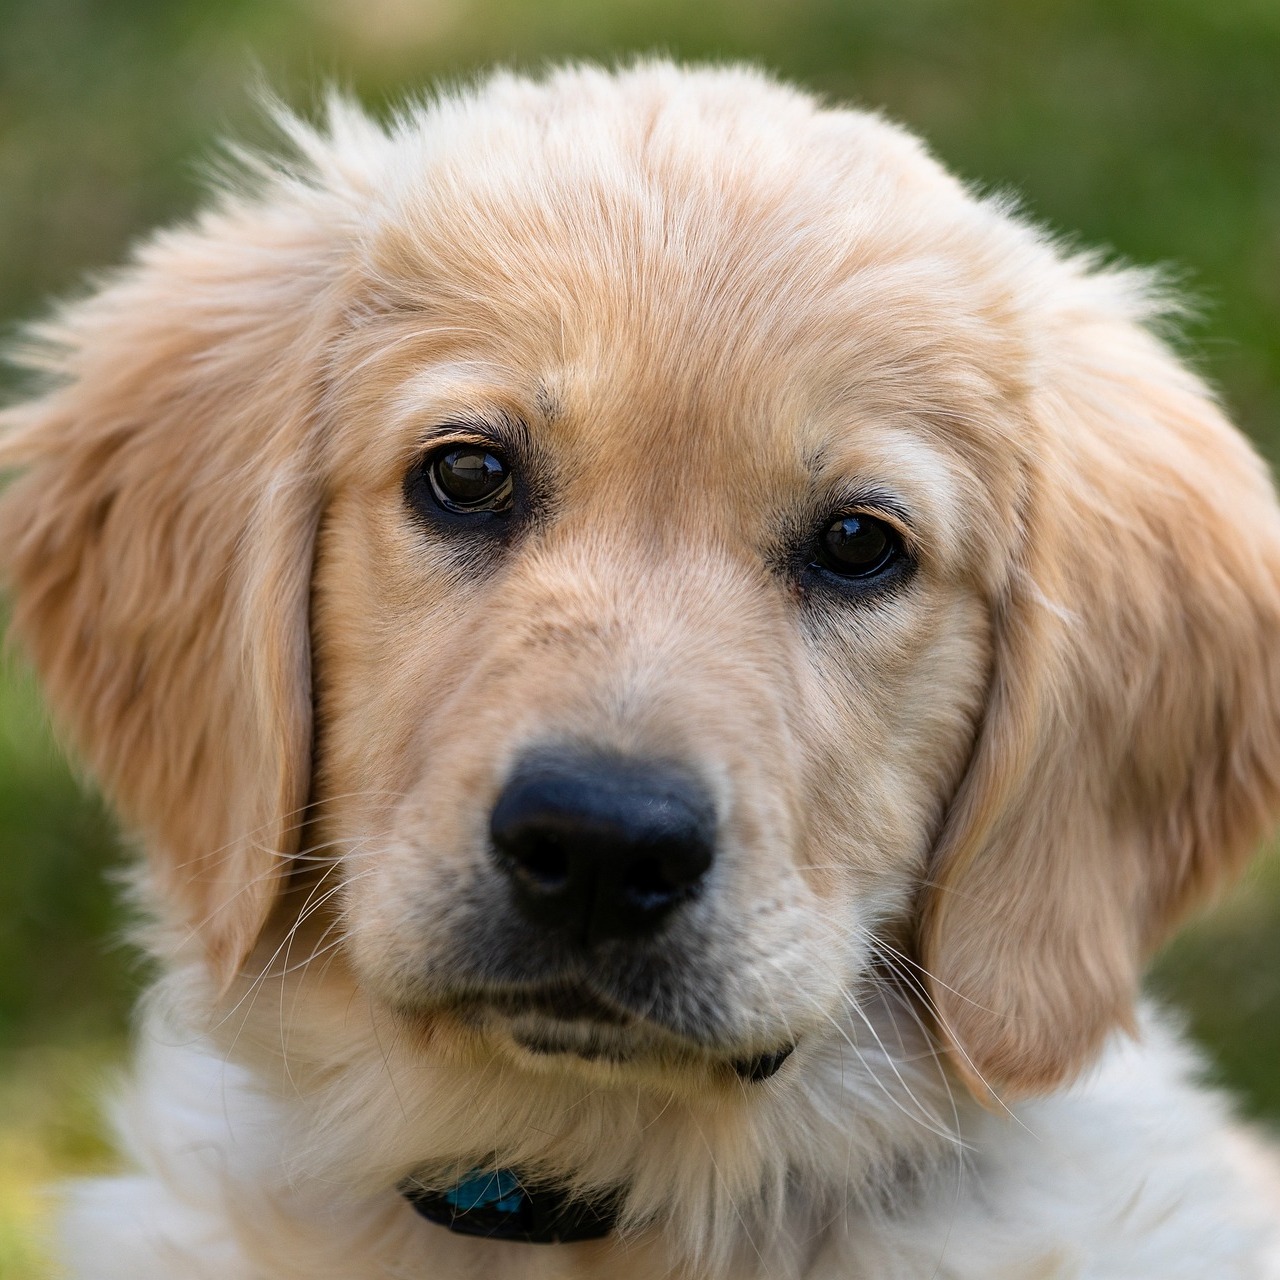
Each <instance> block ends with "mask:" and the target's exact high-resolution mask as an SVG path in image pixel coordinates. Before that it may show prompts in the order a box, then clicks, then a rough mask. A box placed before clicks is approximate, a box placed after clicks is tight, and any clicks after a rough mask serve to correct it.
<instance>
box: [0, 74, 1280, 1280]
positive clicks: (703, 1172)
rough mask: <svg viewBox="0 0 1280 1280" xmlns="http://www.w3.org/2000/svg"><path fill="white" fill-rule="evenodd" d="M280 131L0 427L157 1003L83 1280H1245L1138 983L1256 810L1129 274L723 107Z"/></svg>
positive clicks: (795, 104) (11, 523)
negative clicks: (118, 1171)
mask: <svg viewBox="0 0 1280 1280" xmlns="http://www.w3.org/2000/svg"><path fill="white" fill-rule="evenodd" d="M285 128H286V129H287V131H288V132H289V134H290V136H291V139H292V144H293V148H294V152H293V154H292V157H291V158H289V159H287V160H281V161H261V162H258V163H257V164H256V166H255V165H253V164H251V165H250V170H251V171H250V172H249V173H248V174H246V176H245V179H244V182H243V184H242V185H241V186H240V187H239V188H238V189H235V190H231V191H227V192H225V193H224V194H223V195H222V196H221V197H220V198H219V199H218V200H217V201H216V203H215V204H214V205H213V207H212V208H211V209H210V210H209V211H208V212H206V213H205V214H204V215H203V216H202V217H200V218H199V219H198V220H197V221H195V222H194V223H193V224H191V225H189V226H187V227H184V228H181V229H178V230H175V231H170V232H166V233H163V234H161V235H159V236H157V237H155V238H154V239H152V240H150V241H149V242H148V243H147V244H145V245H144V246H143V247H142V248H141V249H140V250H139V251H138V252H137V253H136V255H135V256H134V258H133V260H132V261H131V263H130V264H129V265H128V266H127V267H125V268H124V269H123V270H122V271H121V272H120V273H119V274H118V275H116V276H115V277H114V278H113V279H112V280H110V281H108V282H106V283H105V284H104V285H103V286H102V287H101V288H99V290H98V291H97V292H96V293H95V294H94V295H93V296H92V297H89V298H87V299H85V300H83V301H79V302H76V303H74V304H72V305H71V306H69V307H67V308H66V309H65V310H63V311H62V312H61V313H59V315H58V316H57V317H56V318H55V319H54V320H52V321H51V322H49V323H48V324H45V325H43V326H41V327H40V328H39V329H38V330H37V333H36V342H35V343H34V344H33V345H32V347H31V349H30V354H29V355H28V357H27V359H28V361H29V362H32V363H34V364H36V365H38V366H39V367H40V368H42V369H44V370H46V371H47V373H48V374H49V376H50V380H49V385H48V389H47V391H46V392H45V393H44V394H43V395H42V396H41V397H40V398H38V399H33V400H30V401H29V402H27V403H23V404H19V405H17V406H15V407H13V408H11V409H9V410H8V411H7V412H6V415H5V418H4V423H5V426H6V428H7V432H6V434H5V436H4V437H3V445H0V449H2V455H0V456H2V457H3V462H4V464H5V465H6V466H7V467H9V468H10V469H12V470H14V471H15V472H17V473H18V474H17V475H16V478H15V480H14V481H13V483H12V485H11V487H10V488H9V489H8V490H7V492H6V493H5V495H4V497H3V500H2V503H0V550H2V552H3V557H4V561H5V564H6V574H7V579H8V582H9V585H10V587H11V590H12V595H13V609H14V612H13V626H14V628H15V631H16V635H17V636H18V638H19V640H20V642H21V643H22V644H23V645H24V646H25V647H26V649H27V651H28V652H29V653H30V655H31V657H32V659H33V660H34V662H35V663H36V665H37V667H38V668H39V671H40V673H41V675H42V677H43V680H44V684H45V687H46V689H47V691H48V695H49V699H50V702H51V704H52V706H53V708H54V711H55V713H56V715H57V717H58V719H59V721H60V723H61V724H62V725H63V726H64V728H65V731H66V733H67V735H68V737H69V739H70V741H71V742H72V743H73V744H74V745H75V747H76V748H77V749H78V750H79V752H80V753H82V755H83V757H84V758H85V760H86V761H87V763H88V765H89V766H90V767H91V769H92V770H93V772H94V774H95V775H96V776H97V777H98V778H99V779H100V780H101V783H102V785H103V787H104V788H105V789H106V791H107V792H108V794H109V795H110V796H111V797H112V798H113V800H114V801H115V803H116V804H117V805H118V807H119V810H120V813H121V814H122V816H123V818H124V820H125V822H126V823H127V824H128V826H129V827H130V828H131V829H132V830H134V831H136V832H137V833H138V835H139V837H140V839H141V842H142V843H143V844H144V846H145V848H146V851H147V866H146V871H145V874H144V882H143V883H144V893H145V896H146V899H147V901H148V902H149V903H150V905H151V909H152V914H153V918H154V921H155V927H154V929H153V931H152V932H151V934H150V935H149V945H150V946H151V947H152V948H153V950H154V951H155V952H156V954H157V955H159V956H160V957H162V958H163V960H164V962H165V964H166V966H167V976H166V977H165V978H164V980H163V981H162V982H161V983H160V985H159V986H158V988H157V989H156V991H155V992H154V993H153V996H152V998H151V999H150V1000H149V1001H148V1004H147V1012H146V1015H145V1017H144V1019H143V1021H142V1024H141V1027H140V1032H139V1037H140V1045H139V1062H138V1067H137V1072H136V1076H135V1079H134V1082H133V1085H132V1087H131V1089H130V1091H129V1092H128V1094H127V1096H126V1097H125V1098H124V1100H123V1101H122V1102H121V1104H120V1109H119V1122H120V1131H121V1135H122V1141H123V1145H124V1148H125V1150H126V1152H127V1154H128V1157H129V1160H130V1161H131V1163H132V1169H131V1171H130V1172H127V1173H124V1174H122V1175H121V1176H120V1177H117V1178H111V1179H106V1180H102V1181H98V1182H92V1183H89V1184H87V1185H84V1186H81V1187H79V1188H77V1189H75V1190H74V1191H73V1193H72V1194H71V1197H70V1205H69V1210H68V1213H67V1217H66V1222H65V1227H64V1237H65V1250H66V1256H67V1259H68V1265H69V1268H70V1271H71V1274H72V1275H73V1276H75V1277H79V1278H81V1280H108V1278H113V1280H126V1278H127V1280H160V1278H163V1280H196V1278H199V1280H302V1278H303V1277H305V1278H306V1280H317V1278H324V1277H327V1278H330V1280H373V1278H374V1277H379V1278H381V1277H397V1278H398V1280H462V1278H463V1277H479V1276H501V1277H504V1278H519V1280H553V1278H561V1277H565V1278H567V1277H584V1278H585V1277H609V1278H611V1280H658V1278H659V1277H682V1278H685V1280H744V1278H747V1277H768V1278H770V1280H785V1278H798V1277H808V1278H810V1280H818V1278H822V1280H895V1278H899V1280H931V1278H934V1277H937V1278H939V1280H941V1278H944V1277H949V1278H952V1280H993V1278H997V1277H998V1278H1004V1280H1013V1278H1015V1277H1018V1278H1024V1280H1030V1278H1031V1277H1036V1278H1038V1280H1048V1278H1049V1277H1094V1278H1101V1277H1109V1278H1116V1280H1118V1278H1121V1277H1123V1278H1126V1280H1134V1278H1136V1277H1159V1278H1160V1280H1173V1278H1175V1277H1186V1278H1187V1280H1191V1278H1193V1277H1194V1278H1196V1280H1203V1278H1207V1277H1213V1278H1214V1280H1226V1278H1228V1277H1239V1278H1241V1280H1243V1278H1244V1277H1250V1278H1254V1277H1260V1276H1274V1275H1280V1224H1278V1222H1277V1217H1278V1210H1280V1193H1277V1191H1276V1189H1275V1182H1274V1181H1273V1178H1274V1174H1273V1172H1272V1169H1271V1165H1270V1163H1269V1161H1270V1156H1269V1155H1268V1154H1267V1153H1266V1152H1265V1151H1264V1149H1263V1147H1262V1146H1261V1145H1260V1144H1254V1143H1253V1141H1252V1140H1251V1139H1250V1138H1249V1137H1248V1136H1247V1135H1246V1134H1245V1133H1244V1132H1243V1131H1241V1130H1239V1129H1237V1128H1236V1127H1235V1126H1234V1125H1233V1123H1232V1121H1231V1120H1230V1118H1229V1116H1228V1113H1227V1110H1226V1109H1225V1107H1224V1106H1223V1105H1222V1104H1221V1103H1220V1102H1219V1101H1218V1100H1217V1099H1216V1098H1214V1097H1213V1096H1210V1095H1208V1094H1206V1093H1205V1092H1204V1091H1203V1090H1202V1089H1200V1088H1199V1087H1198V1086H1197V1085H1196V1084H1195V1083H1193V1082H1192V1077H1194V1074H1195V1064H1194V1062H1192V1061H1191V1060H1190V1055H1189V1054H1188V1053H1187V1052H1186V1051H1185V1050H1184V1049H1183V1048H1181V1047H1180V1045H1179V1043H1178V1041H1177V1038H1176V1036H1174V1035H1173V1034H1172V1033H1170V1032H1169V1031H1168V1030H1167V1029H1165V1028H1164V1027H1163V1026H1162V1025H1161V1023H1160V1021H1159V1019H1158V1018H1157V1017H1155V1016H1154V1015H1152V1014H1151V1013H1149V1012H1143V1011H1141V1010H1139V1008H1138V1007H1137V1005H1136V999H1135V998H1136V991H1137V986H1138V978H1139V972H1140V969H1141V966H1142V964H1143V961H1144V957H1146V956H1147V955H1148V953H1149V952H1150V951H1151V949H1152V948H1153V947H1154V946H1155V945H1156V944H1157V943H1159V942H1160V940H1161V939H1163V938H1164V937H1165V936H1166V934H1167V933H1168V931H1169V930H1170V928H1171V927H1172V925H1173V924H1174V922H1175V921H1176V920H1177V919H1178V918H1179V917H1180V916H1181V915H1182V914H1183V912H1184V911H1185V910H1186V909H1187V907H1188V906H1189V905H1190V904H1191V903H1193V902H1195V901H1196V900H1198V899H1200V898H1202V897H1203V895H1204V894H1205V893H1206V891H1208V890H1209V889H1210V888H1211V887H1212V886H1213V885H1214V884H1215V883H1217V882H1218V881H1219V880H1220V879H1221V878H1222V876H1223V875H1224V874H1225V873H1228V872H1231V871H1233V870H1235V869H1236V868H1237V867H1238V866H1239V865H1240V863H1241V861H1242V859H1243V858H1244V857H1245V856H1246V855H1247V854H1248V853H1249V851H1250V849H1251V848H1252V847H1253V846H1254V845H1255V843H1256V842H1257V841H1258V840H1259V838H1260V836H1261V835H1262V834H1263V832H1264V831H1265V829H1266V827H1267V824H1268V821H1269V819H1270V817H1271V816H1272V815H1273V814H1274V813H1275V812H1276V810H1277V808H1278V807H1280V804H1278V800H1280V794H1278V793H1280V643H1278V640H1280V510H1278V509H1277V504H1276V500H1275V496H1274V494H1273V492H1272V487H1271V484H1270V482H1269V480H1268V478H1267V475H1266V472H1265V470H1264V468H1263V466H1262V465H1261V464H1260V462H1259V460H1258V458H1257V457H1256V456H1255V454H1254V452H1253V451H1252V450H1251V449H1250V447H1249V445H1248V444H1247V443H1246V442H1245V440H1244V438H1243V437H1242V436H1241V435H1240V434H1238V433H1237V431H1236V430H1235V429H1233V428H1232V427H1231V426H1230V425H1229V424H1228V422H1227V421H1226V419H1225V418H1224V417H1223V415H1222V413H1221V411H1220V410H1219V409H1218V407H1217V406H1216V405H1215V403H1214V401H1213V398H1212V396H1211V395H1210V394H1209V393H1208V392H1207V391H1206V390H1205V388H1204V387H1203V386H1202V384H1201V383H1200V382H1199V381H1198V380H1197V379H1196V377H1195V376H1194V375H1193V374H1191V373H1189V372H1188V371H1187V370H1186V369H1185V368H1183V367H1182V366H1181V365H1180V364H1179V362H1178V361H1177V359H1176V358H1175V357H1174V356H1173V355H1171V354H1170V352H1169V350H1168V349H1167V348H1166V347H1165V346H1164V345H1163V344H1162V342H1161V341H1160V340H1159V338H1158V337H1156V336H1154V335H1153V333H1152V331H1151V329H1150V328H1149V327H1148V322H1149V321H1150V320H1151V318H1152V317H1153V315H1155V314H1156V313H1157V312H1158V311H1159V309H1160V305H1161V303H1160V299H1159V297H1158V296H1153V291H1152V289H1151V287H1150V284H1149V281H1148V280H1147V279H1146V278H1144V277H1143V276H1141V275H1138V274H1135V273H1133V272H1128V271H1117V270H1113V269H1110V268H1106V267H1104V266H1100V265H1099V263H1098V262H1097V261H1096V260H1095V259H1091V258H1088V257H1080V256H1078V255H1077V256H1072V255H1070V254H1064V253H1063V252H1062V251H1061V250H1060V249H1059V248H1058V247H1056V246H1055V245H1053V244H1052V243H1050V242H1049V241H1048V240H1047V239H1046V237H1045V236H1044V235H1043V234H1042V233H1040V232H1038V231H1036V230H1034V229H1033V228H1030V227H1028V226H1026V225H1025V224H1024V223H1022V222H1020V221H1019V220H1018V219H1017V218H1016V217H1014V216H1013V215H1012V214H1011V212H1010V211H1009V209H1008V208H1007V207H1006V206H1005V205H1003V204H1001V203H1000V202H998V201H991V200H983V199H979V198H976V197H974V196H973V195H972V194H969V193H967V192H966V191H965V189H964V188H963V187H962V186H961V185H960V184H959V183H958V182H957V181H956V180H955V179H953V178H952V177H950V176H949V175H948V174H947V173H946V172H944V171H943V170H942V169H941V168H940V167H939V166H938V165H937V164H936V163H935V162H934V161H933V160H931V159H930V158H929V156H928V155H927V154H926V153H925V151H924V150H923V149H922V148H921V147H920V146H919V144H918V143H916V142H915V141H914V140H913V139H912V138H911V137H909V136H908V135H907V134H905V133H903V132H902V131H901V130H899V129H897V128H895V127H893V126H892V125H889V124H887V123H885V122H884V121H882V120H880V119H878V118H876V117H874V116H871V115H866V114H863V113H860V112H855V111H847V110H829V109H825V108H822V107H820V106H818V105H817V104H815V103H814V102H813V101H812V100H811V99H810V98H808V97H805V96H804V95H802V94H799V93H796V92H793V91H790V90H788V89H784V88H780V87H778V86H777V85H775V84H772V83H770V82H769V81H768V80H766V79H765V78H763V77H761V76H760V75H759V74H757V73H755V72H752V71H748V70H694V71H689V70H682V69H679V68H677V67H674V66H671V65H667V64H663V63H646V64H643V65H640V66H637V67H635V68H634V69H631V70H627V71H624V72H621V73H619V74H609V73H606V72H603V71H598V70H592V69H589V68H585V69H584V68H575V69H568V70H564V71H560V72H558V73H556V74H553V75H551V76H550V77H549V78H547V79H546V80H545V81H544V82H532V81H529V80H524V79H519V78H516V77H512V76H507V75H499V76H496V77H494V78H493V79H491V80H489V81H487V82H486V83H484V84H483V85H481V86H480V87H479V88H477V89H475V90H474V91H470V92H466V93H461V94H457V95H448V96H443V97H441V98H439V99H437V100H436V101H434V102H432V103H430V104H427V105H423V106H421V107H414V108H411V109H407V110H406V111H404V112H403V113H402V114H401V115H400V116H398V117H397V118H396V119H395V120H394V121H393V122H392V123H391V124H390V125H388V126H386V127H382V126H380V125H378V124H375V123H373V122H371V121H370V120H368V119H367V118H366V117H364V116H363V115H361V114H360V113H359V112H358V111H357V110H356V109H355V108H353V107H351V106H349V105H346V104H344V103H342V102H337V103H335V104H334V105H333V107H332V109H331V111H330V113H329V116H328V120H327V123H326V124H325V125H324V126H323V127H317V128H312V127H310V126H308V125H305V124H303V123H301V122H298V121H296V120H292V119H288V118H286V119H285Z"/></svg>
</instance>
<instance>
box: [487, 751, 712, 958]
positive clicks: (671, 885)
mask: <svg viewBox="0 0 1280 1280" xmlns="http://www.w3.org/2000/svg"><path fill="white" fill-rule="evenodd" d="M489 832H490V835H491V837H492V839H493V849H494V853H495V855H496V858H497V861H498V865H499V866H500V867H501V868H502V870H503V871H504V872H505V873H506V874H507V876H508V877H509V878H510V880H511V884H512V886H513V888H514V890H515V900H516V904H517V906H518V907H519V909H520V911H521V912H522V913H523V914H524V915H525V916H526V918H528V919H529V920H531V921H532V922H533V923H535V924H538V925H540V926H543V927H545V928H548V929H553V930H556V931H558V932H560V933H562V934H565V935H568V936H569V937H571V938H572V939H574V940H575V941H578V942H582V943H588V944H590V943H594V942H600V941H603V940H604V939H606V938H627V937H630V938H635V937H641V936H644V935H646V934H651V933H653V932H654V931H655V930H656V929H657V928H658V926H659V924H660V923H661V922H662V921H663V920H664V919H665V918H666V917H667V916H668V915H669V914H670V913H671V911H672V910H673V909H674V908H675V907H677V906H678V905H679V904H680V903H682V902H684V901H686V900H687V899H688V898H690V897H692V896H693V895H694V894H695V893H696V892H697V890H698V887H699V886H700V885H701V883H702V881H703V879H704V877H705V876H706V874H707V872H708V871H709V870H710V868H711V862H712V858H713V857H714V854H715V834H716V818H715V808H714V806H713V804H712V801H711V797H710V796H709V795H708V794H707V792H706V791H705V790H704V789H703V787H702V786H701V785H700V784H699V783H698V782H697V781H696V780H695V779H694V778H692V777H690V776H689V775H688V774H686V773H684V772H683V771H681V770H680V769H678V768H676V767H674V766H670V765H665V764H656V763H652V762H647V761H634V760H621V759H610V758H607V757H597V756H586V757H584V756H577V757H573V756H554V757H553V756H537V757H534V758H532V759H530V760H527V761H525V762H524V763H523V764H521V765H520V766H519V767H518V768H517V769H516V770H515V772H514V773H513V774H512V776H511V778H510V780H509V781H508V782H507V785H506V787H505V788H503V791H502V794H501V795H500V796H499V797H498V801H497V803H496V804H495V805H494V807H493V815H492V817H491V819H490V822H489Z"/></svg>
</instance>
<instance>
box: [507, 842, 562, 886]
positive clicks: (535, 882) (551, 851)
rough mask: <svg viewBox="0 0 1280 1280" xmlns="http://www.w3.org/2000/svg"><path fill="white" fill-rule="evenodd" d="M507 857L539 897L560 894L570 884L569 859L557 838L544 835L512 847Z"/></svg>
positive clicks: (508, 850)
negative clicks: (540, 895)
mask: <svg viewBox="0 0 1280 1280" xmlns="http://www.w3.org/2000/svg"><path fill="white" fill-rule="evenodd" d="M507 855H508V857H509V858H510V859H511V861H512V862H513V863H514V864H515V865H514V870H515V873H516V875H518V876H519V877H520V878H521V879H522V880H523V881H525V883H526V884H527V885H528V886H529V887H530V888H531V889H534V890H536V891H538V892H540V893H561V892H563V890H564V889H565V888H566V887H567V886H568V884H569V855H568V854H567V853H566V852H565V850H564V847H563V846H562V845H561V843H560V839H559V837H558V836H556V835H554V834H550V833H548V834H545V835H542V836H540V837H533V838H529V839H526V840H523V841H521V842H519V843H517V844H515V845H514V846H509V847H508V849H507Z"/></svg>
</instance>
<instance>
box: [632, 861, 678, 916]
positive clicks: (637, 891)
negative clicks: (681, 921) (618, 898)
mask: <svg viewBox="0 0 1280 1280" xmlns="http://www.w3.org/2000/svg"><path fill="white" fill-rule="evenodd" d="M621 880H622V891H623V893H624V894H626V896H627V897H628V898H629V899H630V900H631V902H632V904H633V905H634V906H637V907H639V908H640V910H642V911H656V910H658V909H659V908H660V907H664V906H666V905H667V904H668V903H669V902H671V901H672V900H673V899H674V898H675V897H676V896H677V895H678V894H679V893H680V892H681V891H682V890H681V887H680V886H679V885H676V884H673V883H672V882H671V878H670V877H669V876H668V875H667V874H666V872H665V871H663V869H662V863H661V862H660V861H659V860H658V859H657V858H641V859H639V860H638V861H636V862H634V863H632V864H631V866H629V867H627V868H626V869H625V871H624V872H623V874H622V876H621Z"/></svg>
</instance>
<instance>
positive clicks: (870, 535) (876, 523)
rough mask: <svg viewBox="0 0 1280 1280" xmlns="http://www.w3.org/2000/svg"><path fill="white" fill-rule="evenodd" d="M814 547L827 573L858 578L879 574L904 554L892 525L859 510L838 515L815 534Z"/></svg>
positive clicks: (862, 578) (873, 576)
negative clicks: (815, 542) (816, 538)
mask: <svg viewBox="0 0 1280 1280" xmlns="http://www.w3.org/2000/svg"><path fill="white" fill-rule="evenodd" d="M815 550H816V554H815V560H816V562H817V564H818V565H819V566H820V567H821V568H823V569H825V570H826V571H827V572H828V573H834V574H836V575H837V576H839V577H841V578H852V579H857V580H860V581H865V580H866V579H869V578H877V577H879V576H880V575H882V574H883V573H885V572H887V571H888V570H889V569H891V568H892V567H893V566H895V565H896V564H898V563H899V562H900V561H901V560H902V559H903V558H904V556H905V554H906V553H905V551H904V550H903V546H902V539H901V538H900V537H899V535H898V532H897V530H896V529H894V528H893V526H892V525H890V524H888V523H886V522H885V521H884V520H877V519H876V517H875V516H869V515H865V514H862V513H857V514H854V515H847V516H837V517H836V518H835V519H834V520H832V521H831V522H830V524H828V525H827V526H826V527H825V528H824V529H823V530H822V531H821V533H819V534H818V543H817V547H816V549H815Z"/></svg>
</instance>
